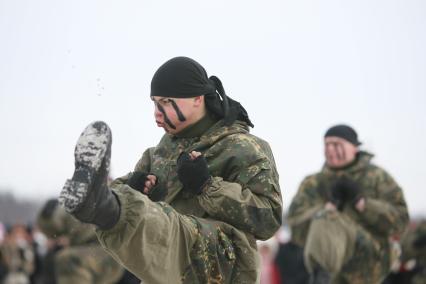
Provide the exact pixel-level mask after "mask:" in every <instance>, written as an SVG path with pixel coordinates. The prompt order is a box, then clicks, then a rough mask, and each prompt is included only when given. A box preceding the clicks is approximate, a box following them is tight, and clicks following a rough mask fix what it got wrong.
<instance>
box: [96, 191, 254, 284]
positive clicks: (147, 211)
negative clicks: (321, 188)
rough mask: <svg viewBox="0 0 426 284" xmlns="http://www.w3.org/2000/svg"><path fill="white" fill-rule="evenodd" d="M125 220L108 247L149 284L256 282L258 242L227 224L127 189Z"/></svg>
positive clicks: (104, 236) (106, 239) (122, 195)
mask: <svg viewBox="0 0 426 284" xmlns="http://www.w3.org/2000/svg"><path fill="white" fill-rule="evenodd" d="M115 193H116V195H117V196H118V198H119V200H120V205H121V215H120V220H119V221H118V223H117V225H116V226H115V227H114V228H112V229H111V230H109V231H97V235H98V238H99V241H100V242H101V244H102V246H103V247H104V248H105V249H106V250H107V251H108V252H109V253H110V254H111V255H112V256H113V257H114V258H115V259H116V260H118V261H119V262H121V263H122V264H123V265H124V266H125V267H126V268H127V269H128V270H129V271H131V272H132V273H133V274H135V275H136V276H138V277H139V278H140V279H142V281H143V283H150V284H155V283H191V284H197V283H200V284H201V283H202V284H204V283H256V282H258V275H259V273H258V266H259V265H258V264H259V257H258V254H257V250H256V244H255V242H253V243H250V242H249V241H248V240H247V237H246V236H245V235H244V234H243V233H242V232H240V231H238V230H236V229H235V228H233V227H232V226H229V225H227V224H225V223H222V222H217V221H213V220H207V219H202V218H197V217H194V216H186V215H182V214H179V213H178V212H176V211H175V210H174V209H173V208H172V207H171V206H169V205H168V204H166V203H163V202H159V203H154V202H152V201H151V200H149V199H148V198H147V197H146V196H145V195H143V194H141V193H139V192H136V191H134V190H132V189H130V188H128V187H127V186H125V185H123V186H120V188H116V189H115Z"/></svg>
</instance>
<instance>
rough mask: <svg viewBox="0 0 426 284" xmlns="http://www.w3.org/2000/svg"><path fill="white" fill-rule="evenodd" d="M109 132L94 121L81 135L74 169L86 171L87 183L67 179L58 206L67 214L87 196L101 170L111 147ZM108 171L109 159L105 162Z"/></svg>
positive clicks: (75, 153) (77, 145)
mask: <svg viewBox="0 0 426 284" xmlns="http://www.w3.org/2000/svg"><path fill="white" fill-rule="evenodd" d="M111 141H112V139H111V130H110V128H109V127H108V125H107V124H106V123H105V122H102V121H96V122H93V123H91V124H89V125H88V126H87V127H86V129H85V130H84V131H83V133H81V135H80V137H79V139H78V141H77V144H76V146H75V151H74V157H75V167H76V168H79V167H80V168H84V169H85V170H87V171H88V175H87V176H88V177H92V179H90V178H89V180H88V181H87V182H81V181H76V180H73V179H68V180H67V181H66V182H65V185H64V187H63V188H62V191H61V193H60V195H59V204H60V205H61V206H62V207H64V208H65V210H66V211H67V212H69V213H73V212H74V211H76V210H77V209H78V208H79V206H80V205H81V204H83V203H84V202H85V200H86V197H87V196H88V193H89V191H90V189H91V185H92V182H93V176H94V175H95V174H96V173H97V172H98V171H99V169H100V168H101V165H102V162H103V161H104V158H105V155H106V153H107V151H108V149H110V147H111ZM106 162H107V163H106V166H107V170H109V159H108V161H106Z"/></svg>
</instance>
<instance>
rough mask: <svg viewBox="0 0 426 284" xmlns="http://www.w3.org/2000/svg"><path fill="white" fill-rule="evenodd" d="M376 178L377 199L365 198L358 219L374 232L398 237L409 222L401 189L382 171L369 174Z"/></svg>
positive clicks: (377, 169)
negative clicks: (362, 209)
mask: <svg viewBox="0 0 426 284" xmlns="http://www.w3.org/2000/svg"><path fill="white" fill-rule="evenodd" d="M371 174H374V175H376V178H377V185H376V186H377V189H378V190H377V192H378V196H377V197H366V203H365V210H364V211H363V212H362V213H360V218H361V219H362V220H363V222H365V223H366V224H367V225H368V226H370V227H371V228H372V229H373V230H374V231H376V232H378V233H380V234H384V235H394V234H397V235H400V234H402V232H403V231H404V229H405V228H406V226H407V224H408V220H409V216H408V211H407V205H406V203H405V199H404V195H403V193H402V190H401V188H400V187H399V186H398V184H397V183H396V182H395V181H394V179H393V178H392V177H391V176H390V175H389V174H388V173H386V172H385V171H384V170H382V169H379V168H376V170H375V172H373V173H371Z"/></svg>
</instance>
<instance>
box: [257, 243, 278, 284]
mask: <svg viewBox="0 0 426 284" xmlns="http://www.w3.org/2000/svg"><path fill="white" fill-rule="evenodd" d="M257 247H258V249H259V254H260V263H261V265H260V267H261V269H260V284H280V283H281V277H280V274H279V270H278V267H277V265H276V263H275V261H274V260H275V255H276V254H277V251H278V240H277V239H276V237H275V236H274V237H272V238H270V239H268V240H266V241H257Z"/></svg>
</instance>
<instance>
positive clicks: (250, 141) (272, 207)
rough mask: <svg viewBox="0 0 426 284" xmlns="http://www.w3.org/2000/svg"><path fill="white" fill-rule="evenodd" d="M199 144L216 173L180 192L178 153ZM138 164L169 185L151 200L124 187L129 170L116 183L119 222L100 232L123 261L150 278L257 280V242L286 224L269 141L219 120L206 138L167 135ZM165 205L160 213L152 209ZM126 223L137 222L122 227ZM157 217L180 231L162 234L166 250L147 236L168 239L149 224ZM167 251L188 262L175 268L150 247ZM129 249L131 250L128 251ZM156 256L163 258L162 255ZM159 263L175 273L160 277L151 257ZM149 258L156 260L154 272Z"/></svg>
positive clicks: (150, 280) (197, 148)
mask: <svg viewBox="0 0 426 284" xmlns="http://www.w3.org/2000/svg"><path fill="white" fill-rule="evenodd" d="M193 150H195V151H199V152H201V153H202V154H203V155H204V156H205V158H206V160H207V163H208V167H209V171H210V173H211V175H212V177H213V178H212V182H211V184H210V185H209V186H208V187H207V188H205V189H204V192H203V193H202V194H201V195H199V196H193V195H191V194H189V193H187V192H184V191H183V190H182V184H181V183H180V181H179V179H178V176H177V171H176V160H177V158H178V157H179V155H180V153H181V152H190V151H193ZM134 170H135V171H143V172H148V173H152V174H154V175H156V176H157V178H158V182H159V183H161V184H163V185H164V186H167V188H168V194H167V196H166V198H165V202H164V203H162V202H160V203H154V202H151V201H150V200H149V199H148V198H147V197H146V196H144V195H142V194H140V193H138V192H136V191H133V190H131V189H130V188H129V187H128V186H127V185H125V184H126V181H127V179H128V177H129V175H127V176H124V177H122V178H119V179H116V180H115V181H114V182H113V183H112V184H111V187H112V188H113V190H114V192H115V193H116V194H117V196H118V197H119V200H120V203H121V210H122V211H121V216H120V220H119V224H117V225H116V227H115V228H113V229H112V230H110V231H107V232H98V234H99V239H100V241H101V243H102V244H103V246H104V247H105V248H106V249H107V250H108V251H110V253H111V254H112V255H113V256H114V257H115V258H116V259H117V260H119V261H120V262H121V263H122V264H123V265H125V266H126V267H127V268H128V269H129V270H130V271H132V272H133V273H134V274H135V275H137V276H138V277H140V278H141V279H143V280H144V281H146V282H147V283H169V282H167V281H175V283H176V281H177V279H181V283H255V282H256V281H258V279H259V260H258V254H257V251H256V242H255V240H256V239H262V240H264V239H268V238H270V237H272V236H273V235H274V233H275V232H276V231H277V230H278V228H279V227H280V225H281V222H282V198H281V192H280V188H279V183H278V173H277V171H276V167H275V161H274V158H273V155H272V151H271V149H270V147H269V145H268V144H267V142H265V141H263V140H261V139H260V138H258V137H256V136H254V135H251V134H250V133H249V132H248V127H247V126H246V124H244V123H242V122H238V121H237V122H236V123H234V124H233V125H231V126H223V121H219V122H217V123H216V124H215V125H213V126H212V127H210V128H209V129H208V130H207V131H206V132H205V133H204V134H203V135H201V137H193V138H179V137H176V136H172V135H168V134H166V135H164V136H163V138H162V139H161V140H160V142H159V144H158V145H157V146H156V147H153V148H149V149H147V150H146V151H145V152H144V153H143V155H142V158H141V159H140V160H139V162H138V163H137V165H136V166H135V169H134ZM129 204H133V205H132V206H130V205H129ZM166 205H167V206H166ZM160 210H161V211H162V212H163V213H162V214H158V213H155V214H154V213H153V212H159V211H160ZM164 214H165V215H164ZM123 215H124V216H123ZM147 215H148V216H149V218H150V219H148V216H147ZM121 222H124V223H130V224H135V225H134V226H133V225H132V226H124V225H123V224H122V223H121ZM151 222H153V223H154V224H155V225H156V226H153V230H155V231H161V230H164V233H165V234H173V235H174V236H175V237H174V239H173V240H169V239H166V240H164V241H165V242H166V243H167V245H165V247H164V248H163V247H162V246H161V245H159V244H152V243H151V246H150V245H149V244H148V243H147V242H148V240H147V237H146V236H145V235H144V234H149V235H150V238H153V239H156V240H162V239H163V238H164V237H163V236H161V234H157V233H156V232H152V231H149V230H148V229H147V227H149V226H150V223H151ZM163 223H164V227H163V226H162V225H163ZM117 228H120V229H117ZM120 230H124V231H125V232H124V233H123V232H121V231H120ZM117 234H119V236H116V235H117ZM182 234H184V237H182V239H180V237H178V236H180V235H182ZM129 236H132V239H131V240H129V242H131V243H130V244H129V246H128V247H123V246H122V245H121V243H122V242H124V241H125V240H127V239H128V237H129ZM133 241H134V244H133ZM126 242H127V241H126ZM159 242H160V241H158V243H159ZM162 249H164V251H165V252H164V253H169V252H168V251H170V250H176V252H173V254H174V256H172V257H171V258H172V259H173V257H176V255H177V254H182V256H180V257H179V256H177V258H176V261H177V262H179V263H184V267H178V268H176V269H177V271H172V270H173V266H177V265H176V264H174V263H173V262H171V263H170V262H169V261H167V262H166V260H164V259H163V260H157V259H155V260H153V259H152V258H149V257H148V256H147V255H150V253H151V251H153V254H155V253H154V252H155V251H157V252H158V251H159V250H160V251H161V250H162ZM128 250H131V251H132V254H129V253H127V252H126V251H128ZM138 251H141V253H140V255H139V254H138ZM144 252H145V253H144ZM175 254H176V255H175ZM188 254H189V258H188V256H187V255H188ZM152 257H154V258H155V257H157V258H159V257H160V256H159V254H158V253H157V255H154V256H152ZM169 257H170V256H169ZM148 258H149V259H148ZM157 261H158V262H160V263H163V264H164V263H165V262H166V263H170V265H171V267H169V266H167V267H168V273H169V275H173V274H174V275H175V276H173V277H176V278H172V276H167V277H166V276H164V277H162V275H161V276H159V275H158V274H161V273H163V272H162V270H161V269H163V268H164V266H161V265H160V267H159V270H156V269H155V267H153V266H154V264H153V263H156V262H157ZM144 263H145V265H151V267H150V270H149V271H148V269H146V267H144ZM148 263H149V264H148ZM136 264H138V265H136ZM164 265H166V264H164ZM163 274H164V273H163ZM178 275H180V276H179V277H178ZM168 277H169V278H168Z"/></svg>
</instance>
